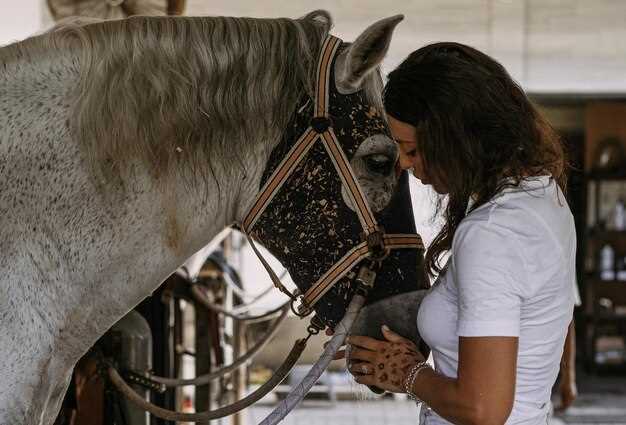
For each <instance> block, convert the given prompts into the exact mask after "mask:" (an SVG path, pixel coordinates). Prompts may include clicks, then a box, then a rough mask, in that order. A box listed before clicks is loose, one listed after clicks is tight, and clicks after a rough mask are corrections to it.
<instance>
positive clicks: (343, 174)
mask: <svg viewBox="0 0 626 425" xmlns="http://www.w3.org/2000/svg"><path fill="white" fill-rule="evenodd" d="M340 45H341V40H340V39H339V38H337V37H334V36H332V35H329V36H328V37H327V38H326V40H325V41H324V44H323V46H322V50H321V55H320V59H319V62H318V66H317V87H316V93H315V116H314V117H313V118H312V119H311V121H310V123H309V127H308V128H307V129H306V130H305V132H304V133H303V134H302V136H300V138H299V139H298V141H297V142H296V143H295V144H294V146H293V147H292V148H291V150H290V151H289V152H288V153H287V155H286V156H285V158H284V159H283V160H282V161H281V162H280V164H279V165H278V167H276V169H275V171H274V172H273V173H272V175H271V176H270V177H269V179H268V180H267V182H266V183H265V185H264V186H263V188H262V189H261V191H260V192H259V194H258V195H257V198H256V200H255V202H254V204H253V206H252V208H251V209H250V211H249V212H248V214H247V215H246V217H245V218H244V220H243V222H242V223H241V226H240V227H241V229H242V230H243V233H244V234H245V235H246V237H247V238H248V241H249V242H250V245H251V246H252V249H253V250H254V252H255V254H256V255H257V257H258V258H259V260H260V261H261V263H262V264H263V266H264V267H265V269H266V270H267V272H268V274H269V276H270V278H271V279H272V282H273V283H274V285H275V286H276V287H277V288H278V289H279V290H280V291H281V292H283V293H285V294H286V295H288V296H289V297H290V298H291V299H292V310H293V311H294V313H296V314H297V315H298V316H306V315H308V314H310V313H311V312H312V308H313V306H314V305H315V303H316V302H317V301H319V299H320V298H321V297H322V296H323V295H324V294H325V293H326V292H327V291H328V290H329V289H330V288H332V287H333V285H334V284H335V283H337V282H338V281H339V280H340V279H341V278H343V277H344V276H346V274H348V273H349V272H350V270H352V269H353V268H354V267H355V266H356V265H357V264H358V263H360V262H361V261H362V260H364V259H370V260H371V261H374V262H380V261H382V259H383V258H384V257H386V256H387V254H388V253H389V251H390V250H392V249H402V248H417V249H420V248H423V247H424V245H423V243H422V239H421V237H420V236H419V235H417V234H385V233H384V231H383V230H382V229H381V228H380V227H379V226H378V223H377V222H376V219H375V217H374V214H373V213H372V210H371V208H370V206H369V204H368V202H367V198H366V197H365V194H364V193H363V189H362V188H361V185H360V184H359V182H358V180H357V178H356V176H355V175H354V171H353V170H352V167H351V166H350V162H349V161H348V158H347V157H346V155H345V153H344V151H343V149H342V148H341V145H340V144H339V141H338V140H337V137H336V136H335V132H334V130H333V122H332V120H331V119H330V117H329V116H328V98H329V93H330V83H331V82H330V76H331V66H332V63H333V58H334V56H335V54H336V53H337V49H338V48H339V46H340ZM318 140H320V141H321V142H322V143H323V144H324V147H325V149H326V151H327V152H328V154H329V155H330V157H331V159H332V162H333V165H334V167H335V170H336V171H337V173H338V174H339V176H340V178H341V182H342V183H343V186H344V187H345V188H346V189H347V192H348V194H349V196H350V201H351V202H352V205H353V206H354V208H355V211H356V214H357V216H358V218H359V222H360V223H361V226H362V228H363V234H362V236H363V242H361V243H360V244H358V245H357V246H355V247H354V248H352V249H351V250H350V251H348V253H346V254H345V255H344V256H343V257H342V258H341V259H340V260H339V261H338V262H337V263H335V264H334V265H333V266H332V267H331V268H330V269H329V270H328V271H327V272H326V273H324V274H323V275H322V276H321V277H320V278H319V279H318V280H317V282H315V283H314V284H313V285H312V286H311V287H310V288H309V289H308V290H307V291H306V293H304V294H303V295H300V294H292V293H290V292H289V290H288V289H287V288H285V286H284V285H283V284H282V282H281V281H280V279H279V278H278V276H276V273H274V271H273V270H272V268H271V267H270V265H269V264H268V263H267V261H266V260H265V259H264V258H263V256H262V255H261V253H260V252H259V250H258V249H257V247H256V245H255V244H254V241H253V240H252V238H251V237H250V234H251V232H252V230H253V228H254V225H255V224H256V222H257V221H258V219H259V218H260V217H261V215H262V214H263V212H264V211H265V209H266V208H267V206H268V205H269V204H270V203H271V201H272V200H273V199H274V197H275V196H276V194H277V193H278V192H279V191H280V189H281V188H282V186H283V184H284V183H285V181H287V179H288V178H289V176H290V175H291V174H292V173H293V171H294V170H295V169H296V167H297V166H298V164H299V163H300V162H301V161H302V160H303V159H304V157H306V155H307V153H308V152H309V150H310V149H311V147H312V146H313V144H315V143H316V142H317V141H318ZM298 299H300V302H301V304H300V305H299V306H298V308H297V311H296V310H295V309H294V308H293V303H294V302H296V301H297V300H298Z"/></svg>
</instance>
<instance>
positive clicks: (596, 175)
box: [585, 172, 626, 181]
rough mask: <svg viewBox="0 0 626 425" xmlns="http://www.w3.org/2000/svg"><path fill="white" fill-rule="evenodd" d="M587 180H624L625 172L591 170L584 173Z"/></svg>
mask: <svg viewBox="0 0 626 425" xmlns="http://www.w3.org/2000/svg"><path fill="white" fill-rule="evenodd" d="M585 178H586V179H587V180H591V181H621V180H623V181H626V173H624V172H621V173H619V174H615V173H602V172H592V173H589V174H587V175H585Z"/></svg>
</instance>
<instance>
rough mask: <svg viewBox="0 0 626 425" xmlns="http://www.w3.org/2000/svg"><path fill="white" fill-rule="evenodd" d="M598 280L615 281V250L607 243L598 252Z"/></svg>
mask: <svg viewBox="0 0 626 425" xmlns="http://www.w3.org/2000/svg"><path fill="white" fill-rule="evenodd" d="M599 271H600V279H602V280H614V279H615V250H614V249H613V247H611V245H609V244H608V243H607V244H605V245H604V246H603V247H602V249H601V250H600V270H599Z"/></svg>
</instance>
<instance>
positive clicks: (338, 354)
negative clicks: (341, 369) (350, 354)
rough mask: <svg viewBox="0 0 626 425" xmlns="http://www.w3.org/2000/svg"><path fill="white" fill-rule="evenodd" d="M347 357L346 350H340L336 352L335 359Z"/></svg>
mask: <svg viewBox="0 0 626 425" xmlns="http://www.w3.org/2000/svg"><path fill="white" fill-rule="evenodd" d="M345 358H346V350H339V351H337V352H336V353H335V356H334V357H333V360H341V359H345Z"/></svg>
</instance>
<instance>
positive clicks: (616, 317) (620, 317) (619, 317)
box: [585, 312, 626, 322]
mask: <svg viewBox="0 0 626 425" xmlns="http://www.w3.org/2000/svg"><path fill="white" fill-rule="evenodd" d="M585 317H586V318H587V320H594V321H606V322H620V321H626V314H611V313H598V312H594V313H585Z"/></svg>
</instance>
